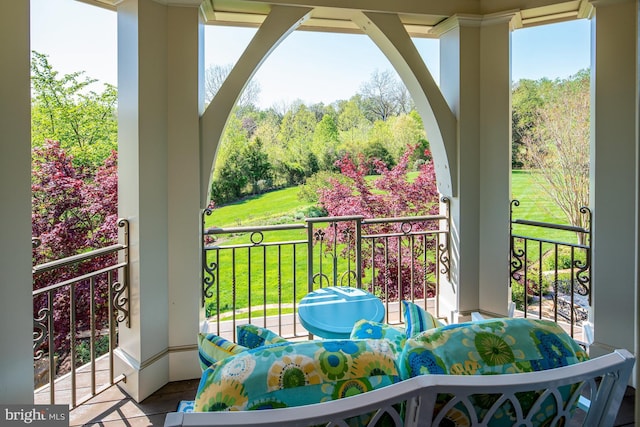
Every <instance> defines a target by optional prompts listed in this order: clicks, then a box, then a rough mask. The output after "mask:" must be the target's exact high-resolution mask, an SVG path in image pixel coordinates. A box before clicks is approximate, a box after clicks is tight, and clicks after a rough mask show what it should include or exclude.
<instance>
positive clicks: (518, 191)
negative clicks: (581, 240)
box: [511, 171, 576, 241]
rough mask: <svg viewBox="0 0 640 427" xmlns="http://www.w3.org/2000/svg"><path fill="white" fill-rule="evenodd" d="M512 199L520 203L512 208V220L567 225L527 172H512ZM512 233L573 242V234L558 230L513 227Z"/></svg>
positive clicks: (560, 212) (533, 176)
mask: <svg viewBox="0 0 640 427" xmlns="http://www.w3.org/2000/svg"><path fill="white" fill-rule="evenodd" d="M511 194H512V199H516V200H518V201H519V202H520V205H519V206H514V207H513V219H526V220H531V221H540V222H547V223H552V224H568V222H567V219H566V217H565V215H564V214H563V213H562V211H561V210H560V208H559V207H558V206H557V205H556V204H555V203H554V202H553V201H552V200H551V198H550V197H549V196H548V195H547V194H546V193H545V192H544V191H543V190H542V188H541V186H540V184H539V183H538V182H537V181H536V178H535V175H534V174H533V173H531V172H527V171H513V172H512V174H511ZM514 233H516V234H526V235H528V236H532V237H540V238H546V239H553V240H558V239H559V240H563V241H566V240H567V239H569V240H570V241H575V239H576V235H575V233H569V232H564V231H558V230H545V229H539V228H537V227H526V226H515V227H514Z"/></svg>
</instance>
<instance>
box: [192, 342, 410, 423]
mask: <svg viewBox="0 0 640 427" xmlns="http://www.w3.org/2000/svg"><path fill="white" fill-rule="evenodd" d="M399 380H400V375H399V370H398V367H397V365H396V361H395V357H394V352H393V349H392V346H391V345H390V343H389V341H387V340H322V341H302V342H291V343H277V344H272V345H268V346H264V347H259V348H255V349H251V350H247V351H244V352H242V353H240V354H237V355H235V356H233V357H230V358H227V359H225V360H223V361H221V362H219V363H218V364H216V365H213V366H211V367H210V368H209V369H207V370H206V371H205V372H204V373H203V375H202V378H201V381H200V385H199V387H198V391H197V394H196V403H195V410H196V411H225V410H254V409H270V408H283V407H290V406H300V405H307V404H311V403H318V402H324V401H328V400H334V399H340V398H343V397H347V396H351V395H354V394H359V393H363V392H366V391H370V390H375V389H378V388H381V387H385V386H387V385H391V384H393V383H396V382H398V381H399ZM303 389H304V390H303Z"/></svg>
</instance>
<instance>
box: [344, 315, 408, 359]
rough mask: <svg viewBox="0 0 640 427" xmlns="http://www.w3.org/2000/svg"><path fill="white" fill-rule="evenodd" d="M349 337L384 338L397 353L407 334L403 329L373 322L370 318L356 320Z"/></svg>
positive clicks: (402, 345)
mask: <svg viewBox="0 0 640 427" xmlns="http://www.w3.org/2000/svg"><path fill="white" fill-rule="evenodd" d="M350 338H351V339H352V340H354V339H386V340H389V341H390V342H391V344H393V346H394V350H395V352H396V354H397V353H400V352H401V351H402V348H403V347H404V342H405V341H406V340H407V335H406V334H405V333H404V331H402V330H400V329H398V328H394V327H393V326H391V325H388V324H386V323H380V322H373V321H371V320H367V319H362V320H358V321H357V322H356V323H355V325H353V330H352V331H351V336H350Z"/></svg>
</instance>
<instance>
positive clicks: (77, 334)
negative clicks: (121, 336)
mask: <svg viewBox="0 0 640 427" xmlns="http://www.w3.org/2000/svg"><path fill="white" fill-rule="evenodd" d="M118 226H119V227H121V228H123V229H124V242H123V243H118V244H114V245H110V246H108V247H104V248H100V249H96V250H91V251H88V252H84V253H81V254H78V255H74V256H71V257H67V258H63V259H59V260H55V261H51V262H47V263H43V264H39V265H35V266H34V267H33V282H34V291H33V311H34V317H33V359H34V389H35V401H36V403H43V404H60V403H67V404H69V405H70V407H71V408H74V407H76V406H78V405H80V404H82V403H84V402H85V401H87V400H88V399H90V398H91V397H93V396H95V395H96V394H98V393H100V392H102V391H104V390H105V389H106V388H108V387H110V386H111V385H113V384H116V383H117V382H119V381H121V380H123V376H121V375H120V376H116V375H115V371H114V358H113V351H114V349H115V348H116V346H117V340H118V334H117V332H118V327H119V325H125V326H129V285H128V283H127V278H128V265H129V264H128V262H129V256H128V250H129V244H128V222H127V221H126V220H124V219H121V220H119V221H118ZM33 244H34V247H37V246H38V244H39V243H38V239H37V238H34V239H33Z"/></svg>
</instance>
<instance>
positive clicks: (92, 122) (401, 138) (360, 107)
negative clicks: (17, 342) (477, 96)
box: [32, 52, 589, 230]
mask: <svg viewBox="0 0 640 427" xmlns="http://www.w3.org/2000/svg"><path fill="white" fill-rule="evenodd" d="M229 70H230V67H210V68H209V69H208V70H207V73H206V76H207V79H206V86H207V91H206V92H207V99H208V100H210V99H212V97H213V96H214V95H215V93H216V91H217V89H218V88H219V87H220V85H221V84H222V82H223V81H224V78H225V77H226V74H228V72H229ZM96 83H97V82H96V81H95V80H93V79H90V78H87V77H85V76H84V73H83V72H77V73H72V74H66V75H62V76H61V75H60V74H59V73H58V72H56V71H55V70H54V69H53V67H52V66H51V65H50V64H49V62H48V58H47V57H46V55H42V54H39V53H37V52H34V53H33V59H32V92H33V95H32V138H33V147H34V149H35V148H38V147H45V148H46V146H47V144H48V143H47V141H50V140H55V141H58V143H59V149H61V150H63V151H64V152H65V153H66V155H67V156H68V157H69V159H70V161H71V164H72V166H73V167H74V168H76V169H77V170H75V171H74V173H76V174H77V175H78V176H81V177H82V181H83V182H87V183H90V182H92V181H94V180H95V179H97V178H96V171H97V170H98V169H99V168H100V167H102V166H104V165H105V162H115V157H114V155H113V154H112V153H114V152H115V151H116V150H117V114H116V109H117V92H116V88H115V87H113V86H111V85H107V84H105V85H104V86H103V88H102V90H96V89H95V87H96ZM259 93H260V88H259V86H258V85H257V83H255V82H250V84H249V85H248V88H247V90H246V91H245V93H243V95H242V97H241V99H240V102H239V103H238V105H237V106H236V107H235V109H234V111H233V113H232V114H231V116H230V118H229V121H228V122H227V125H226V129H225V132H224V135H223V138H222V141H221V145H220V147H219V149H218V155H217V158H216V164H215V167H214V172H213V184H212V189H211V190H212V191H211V193H212V197H213V199H214V202H215V203H216V204H218V205H220V204H224V203H228V202H232V201H234V200H237V199H238V198H241V197H244V196H247V195H251V194H256V193H259V192H264V191H268V190H270V189H273V188H280V187H285V186H292V185H300V184H304V183H307V182H308V181H309V180H310V178H311V177H313V176H314V175H318V174H320V175H319V176H327V175H326V174H332V173H333V174H335V173H338V172H339V167H338V166H337V161H339V160H341V159H343V158H345V156H348V157H349V158H351V159H353V160H354V161H356V162H363V163H364V164H365V166H366V167H367V168H368V171H369V173H371V174H375V173H377V172H376V167H375V165H374V162H373V160H374V159H377V160H381V161H383V162H384V163H385V164H386V165H387V166H388V167H389V168H392V167H393V166H394V165H396V164H397V163H398V161H399V160H400V159H401V158H402V155H403V154H404V152H405V151H406V150H407V148H408V147H410V146H417V148H416V149H415V150H413V154H412V157H411V158H410V159H409V160H408V165H409V166H408V167H409V168H410V169H411V170H418V169H419V168H420V166H421V165H422V164H423V163H424V162H426V161H427V158H426V155H425V150H426V149H427V148H428V135H425V133H424V127H423V124H422V120H421V118H420V116H419V114H418V113H417V112H416V111H415V108H414V105H413V104H412V101H411V98H410V97H409V96H408V93H407V90H406V88H405V87H404V85H403V84H402V82H401V81H399V80H398V79H397V78H396V77H395V74H393V73H391V72H390V71H384V72H378V71H376V72H374V73H373V74H372V75H371V76H370V78H369V80H367V81H366V82H365V83H363V84H362V86H361V87H360V88H359V90H358V91H357V93H356V94H354V95H353V96H352V97H351V98H350V99H348V100H339V101H336V102H333V103H331V104H329V105H325V104H322V103H318V104H312V105H306V104H304V103H302V102H300V101H298V102H294V103H293V104H291V105H289V106H282V105H280V106H273V107H271V108H267V109H260V108H258V107H256V104H257V97H258V96H259ZM512 101H513V102H512V104H513V114H512V129H513V142H512V166H513V168H514V169H515V168H523V169H534V170H536V171H539V172H540V173H537V174H536V176H538V178H539V180H540V185H542V186H543V187H545V188H547V189H548V191H549V193H550V194H552V197H554V199H555V200H556V201H557V203H558V204H560V205H561V206H564V207H562V209H563V210H564V211H565V212H566V213H567V216H568V218H570V222H571V223H572V224H575V223H576V222H578V221H579V218H581V216H580V215H574V214H573V213H574V212H575V211H576V209H575V208H574V207H572V206H575V205H586V204H587V203H588V170H589V155H588V145H589V142H588V132H589V73H588V71H586V70H583V71H580V72H578V73H577V74H576V75H574V76H571V77H569V78H567V79H557V80H549V79H540V80H536V81H533V80H520V81H518V82H516V83H515V84H514V86H513V98H512ZM50 157H51V156H49V157H47V156H46V155H38V156H34V170H38V167H39V166H38V165H37V162H38V161H39V160H38V159H47V158H50ZM109 170H113V173H116V172H115V171H116V169H115V168H109ZM323 174H324V175H323ZM311 181H313V180H311ZM324 181H325V182H326V179H324ZM567 188H568V189H569V191H570V192H571V194H573V195H574V196H571V197H568V196H567V195H566V193H565V195H563V193H562V190H563V189H564V190H565V191H566V190H567ZM113 191H116V189H115V187H114V189H113ZM576 195H577V196H576ZM63 199H64V198H61V200H63ZM112 199H114V200H117V197H112ZM563 200H570V202H568V203H564V202H563ZM38 203H39V202H38V200H37V198H34V212H38V211H42V208H41V207H39V206H38ZM563 203H564V205H563ZM51 227H52V228H53V224H51ZM39 230H42V228H41V227H39Z"/></svg>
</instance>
